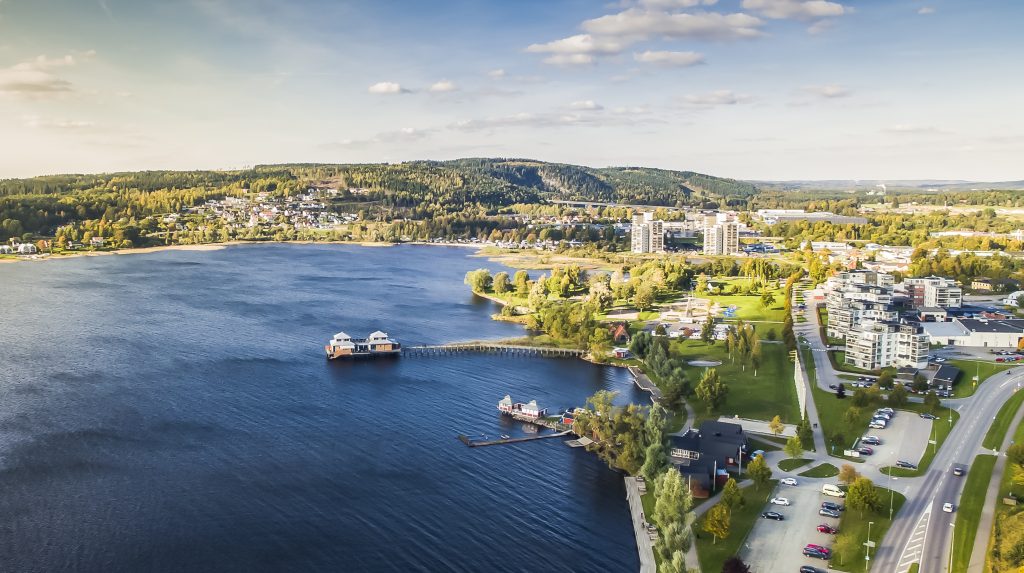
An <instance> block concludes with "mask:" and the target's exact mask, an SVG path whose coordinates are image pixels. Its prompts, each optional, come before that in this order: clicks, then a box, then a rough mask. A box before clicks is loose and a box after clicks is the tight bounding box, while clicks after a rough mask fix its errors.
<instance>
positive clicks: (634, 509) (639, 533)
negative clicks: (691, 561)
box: [624, 476, 657, 573]
mask: <svg viewBox="0 0 1024 573" xmlns="http://www.w3.org/2000/svg"><path fill="white" fill-rule="evenodd" d="M624 479H625V480H626V499H627V500H629V513H630V514H631V515H632V517H633V533H634V534H635V535H636V548H637V551H638V552H639V553H640V573H657V564H656V563H655V561H654V547H653V546H652V545H651V538H650V537H648V536H647V528H646V527H644V521H645V520H644V517H643V513H644V504H643V502H642V501H640V490H639V489H638V488H637V485H636V478H634V477H629V476H627V477H626V478H624Z"/></svg>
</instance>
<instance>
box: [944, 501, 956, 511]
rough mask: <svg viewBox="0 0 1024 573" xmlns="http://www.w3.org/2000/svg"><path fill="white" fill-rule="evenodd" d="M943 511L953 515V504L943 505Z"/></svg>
mask: <svg viewBox="0 0 1024 573" xmlns="http://www.w3.org/2000/svg"><path fill="white" fill-rule="evenodd" d="M942 511H945V512H946V513H953V504H952V503H949V502H946V503H944V504H942Z"/></svg>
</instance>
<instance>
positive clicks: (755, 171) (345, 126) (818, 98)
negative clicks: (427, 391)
mask: <svg viewBox="0 0 1024 573" xmlns="http://www.w3.org/2000/svg"><path fill="white" fill-rule="evenodd" d="M1021 21H1024V4H1021V3H1018V2H1012V1H1005V2H997V1H991V2H970V3H968V2H953V1H945V0H935V1H927V0H892V1H861V2H854V1H850V2H845V3H841V2H831V1H826V0H813V1H805V0H718V1H712V0H610V1H608V2H602V1H591V2H586V1H582V0H568V1H559V0H544V1H534V0H517V1H515V2H507V1H492V2H487V1H483V0H478V1H469V0H453V1H447V2H419V1H413V0H408V1H404V2H403V1H386V0H383V1H382V0H378V1H369V0H367V1H362V2H346V1H327V0H292V1H289V2H283V1H282V2H275V1H270V0H0V129H2V133H3V134H4V136H5V137H4V138H3V140H2V143H0V145H2V151H3V152H2V153H0V177H12V176H29V175H36V174H45V173H63V172H95V171H111V170H134V169H157V168H176V169H196V168H237V167H242V166H246V165H253V164H257V163H280V162H293V161H294V162H312V161H319V162H379V161H402V160H409V159H448V158H455V157H468V156H515V157H531V158H536V159H542V160H548V161H564V162H572V163H581V164H586V165H594V166H605V165H646V166H655V167H665V168H677V169H692V170H696V171H702V172H706V173H712V174H716V175H722V176H730V177H739V178H747V179H840V178H843V179H854V178H864V179H876V178H877V179H909V178H915V179H916V178H937V179H947V178H948V179H972V180H989V181H993V180H1008V179H1021V178H1024V169H1022V167H1021V165H1022V162H1021V160H1020V157H1024V113H1021V111H1020V104H1019V101H1020V96H1019V94H1020V93H1021V91H1022V88H1024V79H1022V78H1024V74H1022V73H1021V72H1022V71H1024V65H1022V64H1021V62H1022V61H1024V60H1022V58H1021V56H1022V52H1024V50H1022V48H1024V40H1022V39H1021V37H1020V34H1019V31H1018V30H1017V29H1016V27H1017V25H1018V24H1019V22H1021Z"/></svg>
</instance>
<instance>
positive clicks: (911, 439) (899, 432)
mask: <svg viewBox="0 0 1024 573" xmlns="http://www.w3.org/2000/svg"><path fill="white" fill-rule="evenodd" d="M931 432H932V421H931V420H926V419H924V418H922V417H920V416H918V415H917V414H916V413H915V412H907V411H904V410H899V411H897V412H896V415H895V416H893V418H892V420H890V421H889V425H888V426H886V427H885V428H884V429H881V430H876V429H868V430H867V431H866V432H865V433H864V435H871V436H878V437H879V438H881V439H882V445H881V446H868V447H870V448H871V449H873V450H875V453H874V454H872V455H870V456H864V464H865V465H868V466H874V467H878V468H881V467H885V466H892V465H896V460H906V461H908V462H913V463H915V464H916V463H917V462H918V461H920V460H921V456H922V455H924V450H925V448H926V447H928V440H929V439H931Z"/></svg>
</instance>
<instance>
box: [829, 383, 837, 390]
mask: <svg viewBox="0 0 1024 573" xmlns="http://www.w3.org/2000/svg"><path fill="white" fill-rule="evenodd" d="M828 389H829V390H838V389H839V384H829V385H828Z"/></svg>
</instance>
